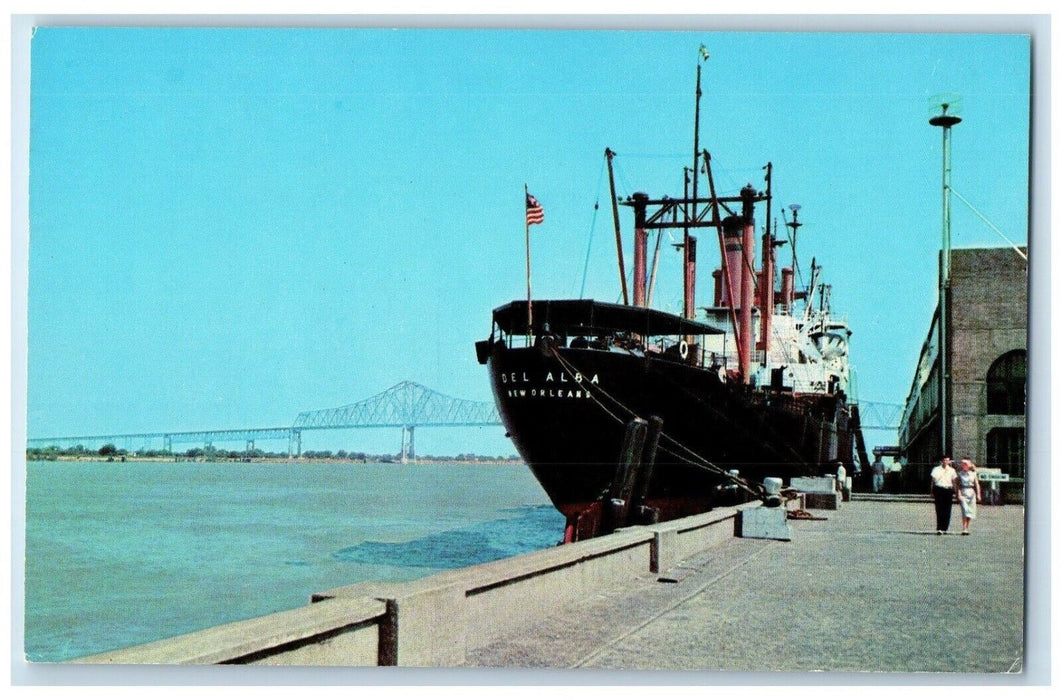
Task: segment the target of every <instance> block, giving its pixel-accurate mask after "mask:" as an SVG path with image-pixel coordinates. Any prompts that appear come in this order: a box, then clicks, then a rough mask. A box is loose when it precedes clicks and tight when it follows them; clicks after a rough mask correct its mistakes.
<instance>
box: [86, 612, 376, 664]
mask: <svg viewBox="0 0 1062 700" xmlns="http://www.w3.org/2000/svg"><path fill="white" fill-rule="evenodd" d="M386 608H387V606H386V605H385V604H384V603H382V602H380V601H378V600H373V599H371V598H361V599H344V600H333V601H326V602H325V603H321V604H318V605H307V606H304V607H301V608H296V609H294V610H285V611H284V612H279V613H274V614H273V615H266V616H264V617H257V618H254V619H252V620H244V621H242V622H230V623H229V624H226V625H220V626H218V627H211V628H210V629H206V630H203V631H201V632H192V633H191V634H185V635H181V636H180V637H173V638H171V639H163V640H160V641H158V642H151V643H149V644H141V645H139V646H135V647H130V648H129V649H121V650H118V651H110V652H106V653H103V654H96V655H95V656H89V657H85V658H81V659H77V660H76V661H77V663H88V664H93V663H95V664H263V665H290V666H298V665H308V666H309V665H312V666H373V665H375V664H376V663H377V659H378V658H379V646H380V622H381V621H382V620H383V618H384V615H385V613H386Z"/></svg>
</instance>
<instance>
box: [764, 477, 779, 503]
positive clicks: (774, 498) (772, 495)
mask: <svg viewBox="0 0 1062 700" xmlns="http://www.w3.org/2000/svg"><path fill="white" fill-rule="evenodd" d="M763 490H764V493H765V494H766V498H765V499H764V501H763V505H765V506H767V507H768V508H777V507H778V506H780V505H782V480H781V479H779V478H777V477H773V476H769V477H767V478H766V479H764V480H763Z"/></svg>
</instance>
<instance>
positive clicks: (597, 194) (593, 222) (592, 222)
mask: <svg viewBox="0 0 1062 700" xmlns="http://www.w3.org/2000/svg"><path fill="white" fill-rule="evenodd" d="M606 161H607V158H606V157H604V156H602V158H601V171H600V172H599V173H598V176H597V189H596V190H595V191H594V197H595V199H594V215H593V216H592V217H591V218H590V235H589V237H588V240H587V241H586V261H585V262H583V283H582V285H580V286H579V298H580V299H582V298H583V294H584V293H585V292H586V273H587V271H588V270H589V269H590V249H591V248H592V246H593V244H594V229H595V228H596V227H597V210H598V209H600V206H599V205H600V203H601V182H602V181H603V179H604V177H605V164H606Z"/></svg>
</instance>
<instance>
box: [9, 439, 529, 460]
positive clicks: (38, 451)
mask: <svg viewBox="0 0 1062 700" xmlns="http://www.w3.org/2000/svg"><path fill="white" fill-rule="evenodd" d="M60 457H65V458H69V457H74V458H90V457H100V458H103V459H106V460H111V461H113V460H114V459H124V458H126V457H138V458H143V459H151V458H157V459H174V458H178V459H194V460H204V461H208V462H209V461H229V460H236V461H240V460H260V459H288V453H287V452H267V451H265V450H260V449H257V448H254V449H250V450H224V449H219V448H216V447H214V446H212V445H208V446H207V447H193V448H191V449H188V450H179V451H171V450H148V449H144V450H134V451H130V450H126V449H122V448H119V447H116V446H115V445H113V444H110V443H108V444H106V445H103V446H102V447H100V448H99V449H98V450H91V449H87V448H85V446H84V445H76V446H74V447H63V448H60V447H58V446H56V445H51V446H49V447H27V448H26V459H27V460H35V461H54V460H57V459H59V458H60ZM300 458H301V459H308V460H333V461H349V462H398V461H401V455H397V454H369V453H367V452H360V451H350V452H348V451H347V450H337V451H335V452H333V451H332V450H305V451H303V453H302V454H301V455H300ZM416 459H417V460H420V461H427V462H509V461H517V460H519V458H518V457H517V456H516V455H510V456H508V457H503V456H501V455H498V456H490V455H477V454H475V453H461V454H459V455H453V456H451V455H417V456H416Z"/></svg>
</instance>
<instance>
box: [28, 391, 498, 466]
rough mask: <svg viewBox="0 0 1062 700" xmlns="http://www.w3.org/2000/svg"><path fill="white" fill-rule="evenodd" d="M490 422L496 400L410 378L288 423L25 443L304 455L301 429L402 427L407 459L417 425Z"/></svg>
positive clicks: (495, 415) (411, 454) (403, 451)
mask: <svg viewBox="0 0 1062 700" xmlns="http://www.w3.org/2000/svg"><path fill="white" fill-rule="evenodd" d="M489 425H501V418H500V417H499V416H498V411H497V409H496V408H495V407H494V404H493V403H492V402H488V401H469V400H466V399H455V398H453V397H451V396H446V395H445V394H440V393H439V392H437V391H434V390H432V389H429V388H428V387H426V386H423V385H421V384H417V383H416V382H409V381H406V382H400V383H398V384H395V385H394V386H393V387H391V388H390V389H387V390H386V391H382V392H380V393H379V394H376V395H375V396H370V397H369V398H367V399H364V400H362V401H358V402H357V403H352V404H347V405H346V406H339V407H338V408H324V409H320V410H317V411H304V412H302V413H300V414H299V415H298V417H297V418H295V422H294V423H293V424H292V425H291V426H290V427H276V428H245V429H237V430H198V431H180V432H165V433H129V434H122V435H82V436H72V437H50V438H32V439H29V440H27V441H26V444H27V447H38V448H47V447H59V448H63V447H73V446H75V445H83V446H85V447H86V448H89V447H93V446H97V445H104V444H107V443H111V444H114V445H115V446H119V445H121V446H123V447H125V448H127V449H139V450H146V449H150V448H151V447H152V446H155V445H158V446H160V447H161V448H162V449H164V450H167V451H172V449H173V446H174V445H176V444H180V443H184V444H200V445H204V446H207V447H210V446H212V445H213V444H214V443H215V442H244V443H245V444H246V446H247V449H248V450H251V449H254V444H255V441H256V440H284V439H286V440H287V441H288V454H289V455H291V456H298V455H300V454H302V434H303V432H305V431H307V430H330V429H331V430H334V429H350V428H401V429H402V449H401V452H400V453H399V454H400V455H401V457H402V458H403V459H412V458H413V457H414V451H413V435H414V430H415V429H416V428H418V427H477V426H489Z"/></svg>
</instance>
